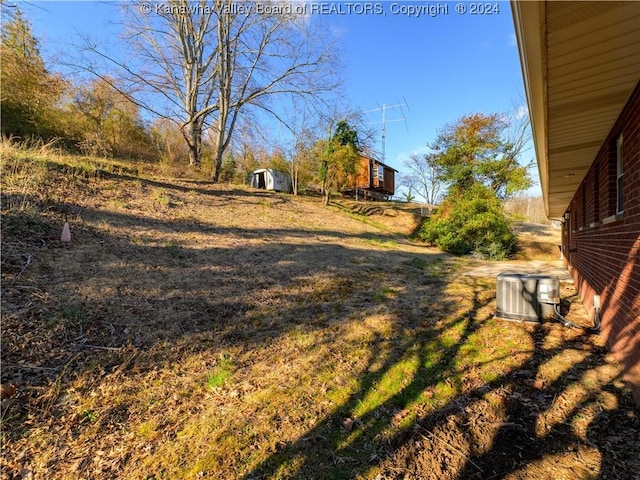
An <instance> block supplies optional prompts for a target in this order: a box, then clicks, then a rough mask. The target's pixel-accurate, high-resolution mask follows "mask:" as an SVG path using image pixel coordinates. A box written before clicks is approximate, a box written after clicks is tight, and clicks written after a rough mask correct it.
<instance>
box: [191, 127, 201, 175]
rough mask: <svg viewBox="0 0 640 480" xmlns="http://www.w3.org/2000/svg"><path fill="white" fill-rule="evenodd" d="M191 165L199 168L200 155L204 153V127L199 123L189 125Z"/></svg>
mask: <svg viewBox="0 0 640 480" xmlns="http://www.w3.org/2000/svg"><path fill="white" fill-rule="evenodd" d="M188 133H189V135H188V137H189V138H188V144H189V165H190V166H191V167H197V166H198V165H200V154H201V151H202V127H201V125H200V123H199V122H198V121H195V122H193V123H191V125H189V132H188Z"/></svg>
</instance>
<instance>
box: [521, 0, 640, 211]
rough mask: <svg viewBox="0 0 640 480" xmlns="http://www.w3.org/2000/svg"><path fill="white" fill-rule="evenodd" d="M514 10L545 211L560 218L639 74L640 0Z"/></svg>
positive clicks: (528, 4)
mask: <svg viewBox="0 0 640 480" xmlns="http://www.w3.org/2000/svg"><path fill="white" fill-rule="evenodd" d="M511 9H512V13H513V20H514V24H515V31H516V39H517V42H518V49H519V51H520V60H521V64H522V70H523V77H524V83H525V91H526V95H527V102H528V105H529V115H530V118H531V127H532V131H533V139H534V144H535V149H536V156H537V161H538V167H539V171H540V182H541V187H542V194H543V197H544V204H545V210H546V213H547V215H548V216H549V217H550V218H559V217H561V216H562V215H563V214H564V212H565V211H566V209H567V207H568V205H569V203H570V201H571V199H572V198H573V196H574V194H575V192H576V190H577V189H578V187H579V186H580V183H581V182H582V180H583V179H584V176H585V175H586V173H587V171H588V170H589V167H590V166H591V164H592V163H593V161H594V160H595V158H596V155H597V154H598V151H599V150H600V148H601V147H602V145H603V142H604V141H605V139H606V137H607V135H608V134H609V132H610V131H611V128H612V127H613V125H614V123H615V121H616V119H617V118H618V116H619V114H620V112H621V110H622V108H623V106H624V105H625V103H626V102H627V99H628V98H629V96H630V95H631V93H632V91H633V89H634V87H635V86H636V84H637V83H638V81H639V80H640V2H637V1H631V2H609V1H600V2H553V1H549V2H538V1H512V2H511Z"/></svg>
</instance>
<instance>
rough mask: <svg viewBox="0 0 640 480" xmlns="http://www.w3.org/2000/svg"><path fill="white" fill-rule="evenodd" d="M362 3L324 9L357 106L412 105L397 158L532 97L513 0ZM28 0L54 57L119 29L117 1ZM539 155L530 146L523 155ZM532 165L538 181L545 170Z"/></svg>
mask: <svg viewBox="0 0 640 480" xmlns="http://www.w3.org/2000/svg"><path fill="white" fill-rule="evenodd" d="M316 3H318V4H319V3H322V4H327V3H328V2H316ZM333 3H334V5H335V2H333ZM347 3H350V4H353V3H356V2H343V3H342V8H341V9H342V10H343V11H347V10H348V9H349V8H351V9H352V10H356V9H354V7H353V6H352V7H348V5H347ZM357 3H359V4H360V5H370V6H371V8H372V9H376V12H375V13H372V14H358V13H356V12H355V11H352V13H350V14H349V13H345V14H336V13H334V14H324V15H322V18H321V19H320V20H321V21H322V22H323V24H325V25H327V26H328V28H332V29H333V30H334V31H336V32H339V40H340V43H341V50H342V52H343V54H344V58H343V61H344V65H345V68H346V71H345V75H344V77H345V80H346V85H345V96H346V97H347V99H348V100H349V102H350V103H351V104H352V105H353V106H354V107H356V108H359V109H361V110H362V111H367V110H373V109H376V108H381V107H382V106H383V105H396V104H400V103H406V105H407V106H406V107H403V108H396V109H389V110H387V119H388V120H396V119H402V121H398V122H393V121H389V122H388V123H387V138H386V156H385V161H386V163H388V164H389V165H391V166H392V167H394V168H396V169H398V170H400V171H402V170H403V161H404V160H406V159H407V158H408V157H409V156H410V155H411V154H413V153H419V152H423V151H424V150H425V146H426V145H427V143H428V142H430V141H432V140H433V139H434V138H435V136H436V134H437V131H438V129H440V128H441V127H443V126H444V125H445V124H447V123H453V122H455V121H456V120H457V119H458V118H459V117H461V116H462V115H465V114H469V113H473V112H483V113H494V112H506V111H512V110H514V109H515V108H518V107H522V106H523V105H524V104H525V100H524V93H523V82H522V73H521V69H520V63H519V57H518V49H517V46H516V43H515V37H514V29H513V21H512V17H511V9H510V5H509V3H508V2H493V3H490V5H491V6H492V7H491V13H485V14H475V15H472V14H471V13H470V10H471V8H472V3H470V2H457V3H456V2H377V3H374V2H357ZM459 3H464V5H465V10H466V12H465V13H462V14H461V13H458V12H457V11H456V5H457V4H459ZM19 4H20V5H21V6H22V8H23V10H24V12H25V14H26V16H27V17H28V18H29V20H30V21H31V22H32V25H33V29H34V33H35V35H36V36H37V37H38V38H39V40H40V42H41V46H42V50H43V54H44V55H45V58H47V59H48V60H49V61H50V64H52V66H53V65H54V64H55V58H59V57H60V56H61V55H64V51H65V49H66V48H69V47H68V45H69V44H70V43H72V42H74V40H76V39H77V35H78V34H90V35H92V36H93V37H97V38H103V39H108V38H115V37H116V36H117V33H118V31H119V29H118V26H117V20H118V12H117V8H116V6H115V5H114V3H99V2H80V1H73V2H65V1H48V2H44V1H40V2H27V3H26V4H23V3H22V2H20V3H19ZM408 5H413V6H415V5H418V6H422V7H423V8H426V7H427V6H430V7H431V8H432V9H434V10H437V12H436V13H437V15H435V16H429V15H426V14H425V15H421V16H419V17H418V16H416V15H412V16H410V15H407V14H404V13H403V12H399V10H400V9H402V8H405V9H406V7H407V6H408ZM458 8H460V7H458ZM357 10H362V7H358V8H357ZM368 118H369V121H370V122H371V126H372V127H373V128H377V129H378V135H377V136H378V142H377V145H376V148H377V149H378V150H380V133H379V132H380V130H381V124H380V122H381V120H382V113H381V112H380V111H377V112H371V113H369V114H368ZM533 159H534V153H533V150H529V151H528V152H527V153H526V154H525V157H524V158H523V159H522V160H523V161H525V162H528V161H530V160H533ZM532 173H533V174H534V178H536V180H537V172H532ZM531 193H533V194H536V191H532V192H531Z"/></svg>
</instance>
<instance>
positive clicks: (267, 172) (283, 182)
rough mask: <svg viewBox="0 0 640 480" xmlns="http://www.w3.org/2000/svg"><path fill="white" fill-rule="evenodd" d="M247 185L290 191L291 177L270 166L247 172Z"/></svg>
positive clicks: (263, 188)
mask: <svg viewBox="0 0 640 480" xmlns="http://www.w3.org/2000/svg"><path fill="white" fill-rule="evenodd" d="M249 185H251V187H253V188H259V189H262V190H273V191H275V192H285V193H291V192H292V191H293V190H292V188H291V177H290V176H289V174H288V173H284V172H280V171H278V170H274V169H272V168H259V169H258V170H255V171H253V172H251V173H250V174H249Z"/></svg>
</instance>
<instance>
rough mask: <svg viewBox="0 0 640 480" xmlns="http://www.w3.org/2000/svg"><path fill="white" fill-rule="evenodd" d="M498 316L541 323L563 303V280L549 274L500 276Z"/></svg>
mask: <svg viewBox="0 0 640 480" xmlns="http://www.w3.org/2000/svg"><path fill="white" fill-rule="evenodd" d="M496 282H497V286H496V317H498V318H504V319H505V320H521V321H525V322H540V321H542V320H543V319H545V318H549V317H553V316H554V314H555V305H557V304H559V303H560V281H559V280H558V278H557V277H554V276H550V275H534V274H526V273H501V274H499V275H498V276H497V277H496Z"/></svg>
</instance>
